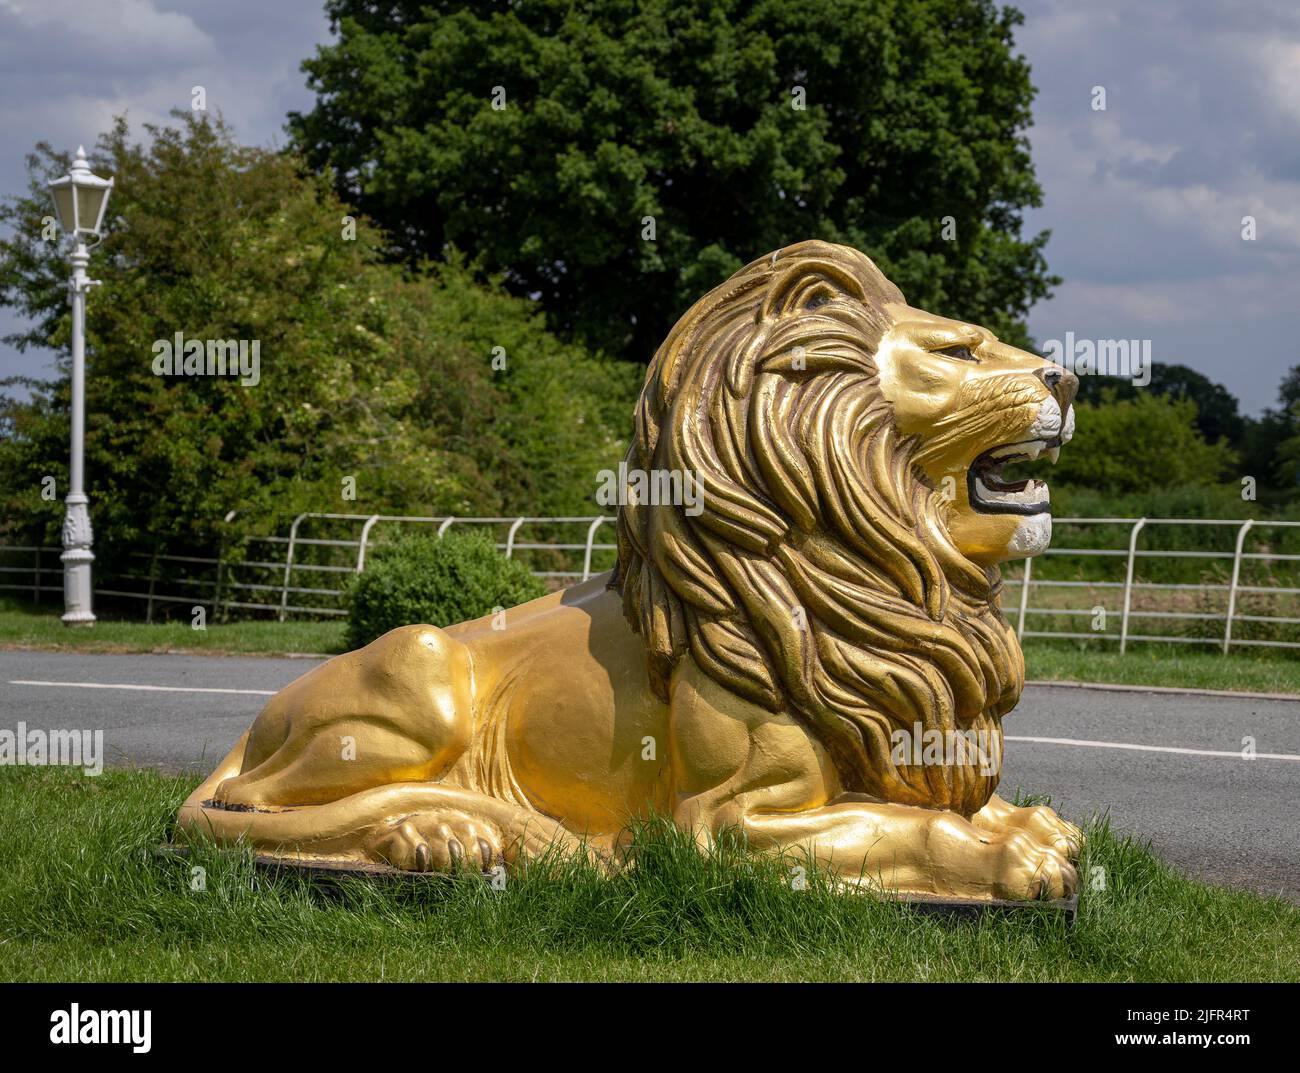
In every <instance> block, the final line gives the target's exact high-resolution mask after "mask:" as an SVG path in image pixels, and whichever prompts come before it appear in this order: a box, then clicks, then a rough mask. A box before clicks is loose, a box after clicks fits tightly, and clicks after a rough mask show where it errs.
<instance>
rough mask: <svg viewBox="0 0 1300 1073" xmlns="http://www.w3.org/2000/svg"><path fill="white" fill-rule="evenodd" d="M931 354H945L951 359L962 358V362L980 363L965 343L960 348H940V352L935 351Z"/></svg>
mask: <svg viewBox="0 0 1300 1073" xmlns="http://www.w3.org/2000/svg"><path fill="white" fill-rule="evenodd" d="M931 353H932V354H944V355H947V356H948V357H950V358H960V359H961V360H962V361H979V358H977V357H976V356H975V355H974V354H972V353H971V351H970V347H968V346H967V345H966V344H965V343H962V344H961V345H960V346H944V347H939V349H938V350H933V351H931Z"/></svg>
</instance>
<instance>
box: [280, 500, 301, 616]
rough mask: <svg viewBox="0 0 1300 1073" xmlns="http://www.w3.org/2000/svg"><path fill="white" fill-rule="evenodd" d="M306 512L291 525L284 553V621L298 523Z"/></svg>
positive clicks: (281, 590) (281, 601)
mask: <svg viewBox="0 0 1300 1073" xmlns="http://www.w3.org/2000/svg"><path fill="white" fill-rule="evenodd" d="M305 517H307V515H306V514H299V515H298V517H296V518H295V519H294V520H293V524H292V525H291V526H289V547H288V549H287V550H286V551H285V553H284V583H283V584H282V585H281V586H280V621H281V622H283V621H284V619H285V615H286V614H287V612H286V610H285V609H286V608H287V607H288V606H289V574H290V572H291V571H292V570H293V545H294V541H296V540H297V539H298V523H299V522H301V521H302V520H303V519H304V518H305Z"/></svg>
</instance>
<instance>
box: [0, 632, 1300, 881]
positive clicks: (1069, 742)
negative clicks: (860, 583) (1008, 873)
mask: <svg viewBox="0 0 1300 1073" xmlns="http://www.w3.org/2000/svg"><path fill="white" fill-rule="evenodd" d="M313 665H314V661H312V660H303V659H262V658H215V657H210V656H155V655H149V656H110V655H79V654H65V653H48V652H15V651H0V728H9V729H11V730H12V729H16V724H17V723H18V722H19V721H23V722H25V723H26V724H27V726H28V727H29V728H32V727H40V728H44V729H56V728H57V729H89V730H97V729H102V730H103V731H104V751H105V762H106V763H107V764H110V765H141V766H151V767H158V768H162V769H165V770H170V771H186V772H193V773H195V774H206V773H207V772H208V771H209V770H210V769H211V768H212V766H213V765H214V764H215V763H216V761H217V760H218V759H219V758H220V757H221V756H223V755H224V754H225V752H226V751H227V750H228V749H229V748H230V746H231V745H232V744H234V741H235V739H236V738H238V737H239V735H240V734H241V733H243V731H244V730H245V728H246V727H247V726H248V724H249V723H250V722H251V721H252V719H253V717H254V716H255V715H256V714H257V712H258V710H259V709H260V707H261V706H262V704H263V703H264V702H265V699H266V695H268V694H269V693H271V692H274V691H275V690H277V689H279V688H280V687H281V686H283V685H285V684H286V683H287V682H289V681H291V680H292V679H294V678H296V677H298V675H300V674H303V673H305V672H306V671H307V670H308V669H309V668H310V667H311V666H313ZM25 683H26V684H25ZM76 683H80V685H78V684H76ZM88 683H94V684H96V685H98V686H104V685H128V686H131V687H150V686H152V687H154V688H126V689H117V688H93V687H90V686H88V685H87V684H88ZM1004 729H1005V731H1006V734H1007V746H1006V759H1005V761H1004V768H1003V778H1002V787H1001V792H1002V794H1003V796H1005V797H1010V796H1011V795H1012V794H1013V793H1014V792H1015V791H1016V789H1017V788H1018V787H1020V788H1023V789H1025V790H1027V791H1031V792H1034V793H1044V794H1049V795H1050V796H1051V798H1052V801H1053V804H1054V805H1055V806H1056V807H1057V808H1058V809H1059V810H1060V811H1061V812H1062V813H1063V814H1065V815H1066V816H1068V817H1071V818H1076V819H1077V818H1081V817H1086V816H1088V815H1089V814H1091V813H1092V812H1094V811H1100V810H1105V809H1107V808H1109V810H1110V813H1111V817H1112V822H1113V823H1114V824H1115V826H1116V828H1118V829H1119V830H1121V831H1125V832H1132V833H1135V834H1138V835H1140V836H1142V837H1144V838H1149V839H1150V840H1151V841H1152V843H1153V845H1154V846H1155V847H1156V849H1157V850H1158V851H1159V852H1160V853H1161V854H1162V855H1163V856H1164V857H1165V859H1166V860H1169V861H1170V862H1172V863H1174V864H1176V865H1178V866H1179V867H1180V868H1182V869H1183V870H1184V871H1186V872H1188V873H1190V874H1192V875H1196V876H1199V877H1201V878H1203V879H1205V880H1207V881H1209V882H1213V883H1220V884H1224V885H1229V886H1239V887H1243V888H1247V889H1251V890H1257V891H1261V892H1265V893H1280V894H1283V895H1285V896H1286V897H1288V898H1291V899H1293V900H1295V901H1300V701H1290V700H1261V699H1254V698H1249V697H1222V696H1207V695H1196V694H1162V693H1143V692H1127V691H1125V692H1120V691H1110V690H1093V689H1072V688H1068V687H1063V686H1028V687H1027V688H1026V689H1025V693H1024V696H1023V697H1022V698H1021V701H1020V706H1019V707H1018V708H1017V709H1016V710H1015V712H1013V713H1012V714H1011V715H1010V716H1009V717H1008V718H1007V719H1006V721H1005V723H1004ZM1248 737H1249V738H1253V739H1254V742H1255V750H1256V752H1257V754H1258V755H1257V757H1256V758H1255V759H1253V760H1247V759H1243V758H1242V756H1241V751H1242V746H1243V739H1245V738H1248ZM1032 739H1039V740H1032ZM1220 754H1222V755H1220Z"/></svg>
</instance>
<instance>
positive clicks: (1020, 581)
mask: <svg viewBox="0 0 1300 1073" xmlns="http://www.w3.org/2000/svg"><path fill="white" fill-rule="evenodd" d="M1053 525H1054V526H1067V525H1070V526H1089V525H1127V526H1129V527H1130V528H1129V532H1128V541H1127V542H1128V546H1127V549H1111V548H1071V547H1059V546H1058V547H1050V548H1048V549H1047V550H1046V551H1045V552H1043V553H1041V554H1040V555H1038V556H1036V557H1035V559H1025V560H1023V562H1024V566H1023V569H1022V573H1021V576H1020V577H1018V578H1009V579H1007V581H1006V585H1007V586H1008V587H1015V588H1018V589H1019V616H1018V619H1017V623H1016V634H1017V635H1018V636H1019V637H1021V638H1022V639H1023V638H1025V637H1049V638H1070V639H1076V640H1094V639H1097V638H1098V637H1105V636H1109V635H1107V634H1106V633H1105V632H1104V631H1102V630H1094V631H1093V632H1091V633H1079V632H1074V631H1061V630H1030V629H1026V628H1025V619H1026V616H1028V615H1052V616H1066V615H1079V614H1084V615H1087V614H1093V613H1094V611H1095V610H1096V609H1095V608H1091V609H1087V610H1081V609H1078V608H1068V607H1030V606H1029V595H1030V590H1031V589H1032V588H1033V587H1035V586H1037V587H1039V588H1042V589H1067V588H1084V589H1088V590H1093V589H1103V590H1104V589H1114V588H1119V589H1122V608H1121V611H1120V628H1119V636H1118V641H1119V650H1120V652H1121V653H1123V652H1126V651H1127V650H1128V644H1129V642H1130V641H1159V642H1166V643H1173V644H1213V645H1216V646H1218V647H1220V648H1221V649H1222V651H1223V653H1224V654H1225V655H1226V654H1227V653H1228V651H1229V650H1230V649H1231V647H1232V646H1233V645H1234V644H1236V645H1242V646H1248V645H1256V646H1260V647H1271V648H1300V641H1287V640H1278V639H1264V640H1261V639H1237V640H1235V641H1234V639H1233V636H1232V627H1233V623H1234V621H1236V622H1245V621H1248V622H1255V623H1260V624H1273V625H1287V626H1294V625H1300V617H1297V616H1285V615H1243V614H1239V613H1238V612H1237V598H1238V596H1239V595H1240V594H1241V593H1257V594H1261V595H1269V596H1286V597H1296V596H1300V587H1294V586H1285V585H1243V584H1242V583H1241V567H1242V563H1243V562H1245V563H1250V562H1268V563H1291V562H1300V555H1295V554H1287V553H1284V552H1276V551H1266V552H1247V551H1245V541H1246V535H1247V534H1248V533H1249V532H1250V531H1251V530H1252V529H1254V528H1261V529H1263V528H1278V529H1298V528H1300V522H1291V521H1262V520H1259V519H1255V518H1247V519H1244V520H1243V519H1240V518H1057V519H1054V520H1053ZM1173 525H1188V526H1191V525H1196V526H1226V527H1235V528H1236V534H1235V536H1236V542H1235V546H1234V548H1233V550H1232V551H1219V550H1214V551H1209V550H1179V549H1140V548H1139V547H1138V542H1139V537H1140V536H1141V534H1142V533H1143V531H1144V530H1147V529H1148V528H1149V527H1154V526H1173ZM1050 556H1076V557H1085V558H1086V557H1089V556H1097V557H1118V556H1123V557H1124V580H1123V582H1115V581H1107V580H1074V579H1050V578H1035V577H1034V563H1035V561H1036V559H1038V560H1041V559H1045V558H1047V557H1050ZM1162 558H1163V559H1175V558H1177V559H1204V560H1209V561H1214V560H1224V559H1230V560H1231V561H1232V574H1231V581H1230V582H1229V583H1228V584H1227V585H1219V584H1214V583H1207V582H1201V583H1199V584H1187V583H1184V582H1152V581H1134V571H1135V569H1136V565H1137V563H1138V561H1139V560H1141V559H1162ZM1135 591H1143V592H1159V591H1165V592H1176V591H1177V592H1198V593H1213V592H1226V594H1227V608H1226V611H1225V612H1224V614H1223V615H1216V614H1205V613H1193V612H1186V611H1165V610H1148V611H1134V610H1133V594H1134V592H1135ZM1135 618H1145V619H1166V620H1192V619H1194V620H1200V621H1207V620H1210V621H1212V620H1216V619H1220V618H1221V619H1222V621H1223V633H1222V636H1215V637H1210V636H1204V637H1197V636H1191V637H1189V636H1180V635H1175V634H1154V635H1153V634H1136V633H1132V632H1131V631H1130V628H1129V627H1130V623H1131V622H1132V620H1133V619H1135Z"/></svg>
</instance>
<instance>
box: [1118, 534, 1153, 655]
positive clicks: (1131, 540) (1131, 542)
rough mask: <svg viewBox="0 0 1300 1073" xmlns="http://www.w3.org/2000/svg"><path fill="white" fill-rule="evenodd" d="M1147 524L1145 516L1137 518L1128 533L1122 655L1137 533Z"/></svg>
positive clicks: (1131, 589)
mask: <svg viewBox="0 0 1300 1073" xmlns="http://www.w3.org/2000/svg"><path fill="white" fill-rule="evenodd" d="M1146 524H1147V520H1146V518H1139V519H1138V520H1137V521H1136V522H1135V523H1134V524H1133V531H1132V532H1131V533H1129V535H1128V569H1127V570H1126V571H1125V572H1124V616H1123V618H1121V619H1120V623H1119V654H1120V655H1121V656H1122V655H1123V654H1124V650H1125V649H1126V648H1128V612H1129V606H1130V605H1131V604H1132V602H1133V559H1134V556H1135V555H1136V554H1137V540H1138V533H1140V532H1142V527H1143V526H1144V525H1146Z"/></svg>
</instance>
